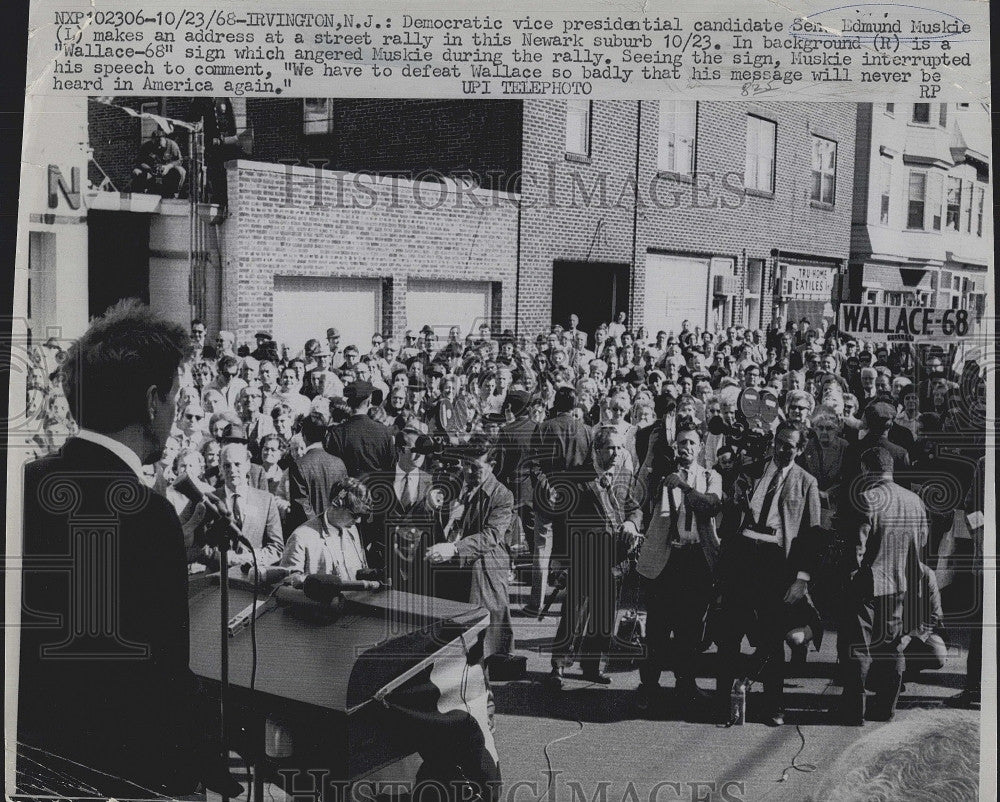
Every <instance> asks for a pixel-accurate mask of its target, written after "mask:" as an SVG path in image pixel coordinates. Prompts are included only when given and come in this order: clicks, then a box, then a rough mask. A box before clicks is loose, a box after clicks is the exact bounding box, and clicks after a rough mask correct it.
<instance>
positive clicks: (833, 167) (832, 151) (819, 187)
mask: <svg viewBox="0 0 1000 802" xmlns="http://www.w3.org/2000/svg"><path fill="white" fill-rule="evenodd" d="M836 190H837V143H836V142H834V141H833V140H831V139H824V138H823V137H821V136H814V137H813V138H812V192H811V194H810V198H811V199H812V200H814V201H816V202H818V203H828V204H830V205H831V206H832V205H833V202H834V198H835V195H836Z"/></svg>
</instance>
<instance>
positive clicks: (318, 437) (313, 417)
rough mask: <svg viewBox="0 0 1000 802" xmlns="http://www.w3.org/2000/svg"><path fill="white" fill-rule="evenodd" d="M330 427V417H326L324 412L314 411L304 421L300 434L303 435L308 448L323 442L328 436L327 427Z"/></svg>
mask: <svg viewBox="0 0 1000 802" xmlns="http://www.w3.org/2000/svg"><path fill="white" fill-rule="evenodd" d="M329 425H330V419H329V417H328V416H327V415H324V414H323V412H322V410H318V409H314V410H313V411H312V412H310V413H309V414H308V415H306V416H305V417H304V418H303V419H302V423H301V428H300V429H299V432H300V433H301V434H302V439H303V440H305V443H306V445H307V446H308V445H311V444H312V443H320V442H322V441H323V438H324V437H325V436H326V429H327V426H329Z"/></svg>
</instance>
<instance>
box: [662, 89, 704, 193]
mask: <svg viewBox="0 0 1000 802" xmlns="http://www.w3.org/2000/svg"><path fill="white" fill-rule="evenodd" d="M659 116H660V119H659V138H658V141H657V151H656V169H657V170H658V171H659V172H664V173H676V174H678V175H686V176H691V175H694V172H695V165H696V164H697V158H698V157H697V152H698V102H697V101H695V100H661V101H660V109H659Z"/></svg>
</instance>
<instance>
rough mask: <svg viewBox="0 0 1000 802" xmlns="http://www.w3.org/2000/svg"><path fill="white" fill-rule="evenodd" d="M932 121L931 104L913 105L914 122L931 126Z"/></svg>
mask: <svg viewBox="0 0 1000 802" xmlns="http://www.w3.org/2000/svg"><path fill="white" fill-rule="evenodd" d="M930 121H931V104H930V103H914V104H913V122H915V123H923V124H924V125H927V124H929V123H930Z"/></svg>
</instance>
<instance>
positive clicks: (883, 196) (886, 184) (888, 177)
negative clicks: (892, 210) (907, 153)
mask: <svg viewBox="0 0 1000 802" xmlns="http://www.w3.org/2000/svg"><path fill="white" fill-rule="evenodd" d="M880 179H881V187H880V193H879V195H880V197H879V210H878V221H879V222H880V223H881V224H882V225H884V226H887V225H889V199H890V197H891V190H892V159H890V158H889V157H888V156H883V157H882V175H881V176H880Z"/></svg>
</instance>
